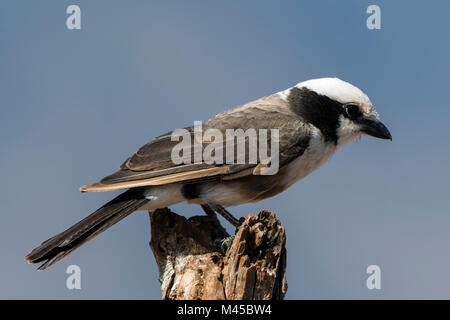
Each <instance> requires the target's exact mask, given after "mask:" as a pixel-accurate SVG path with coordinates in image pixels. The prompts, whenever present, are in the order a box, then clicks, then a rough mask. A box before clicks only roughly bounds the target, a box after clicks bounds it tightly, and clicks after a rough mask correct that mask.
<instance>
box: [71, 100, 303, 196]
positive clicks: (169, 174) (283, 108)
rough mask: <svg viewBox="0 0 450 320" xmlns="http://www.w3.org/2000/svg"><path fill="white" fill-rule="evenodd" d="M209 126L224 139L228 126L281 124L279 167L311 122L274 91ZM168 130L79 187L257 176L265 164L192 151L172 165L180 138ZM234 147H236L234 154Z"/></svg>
mask: <svg viewBox="0 0 450 320" xmlns="http://www.w3.org/2000/svg"><path fill="white" fill-rule="evenodd" d="M255 126H256V127H255ZM209 128H214V129H218V130H220V131H221V132H223V141H225V139H226V136H225V134H224V133H225V130H226V129H242V130H244V131H246V130H248V129H251V128H252V129H256V130H258V129H268V130H270V129H279V156H280V167H281V166H284V165H286V164H287V163H289V162H290V161H292V160H293V159H295V158H296V157H299V156H301V155H302V154H303V152H304V150H305V149H306V147H307V146H308V144H309V137H310V132H311V126H310V125H309V124H306V123H305V122H304V121H303V120H302V119H301V118H299V117H298V116H297V115H296V114H295V113H293V112H291V111H290V109H289V108H288V106H287V105H286V102H284V101H283V100H281V99H279V98H277V97H275V96H274V95H272V96H269V97H265V98H261V99H259V100H256V101H254V102H251V103H249V104H247V105H244V106H240V107H238V108H235V109H233V110H230V111H226V112H223V113H221V114H218V115H217V116H215V117H213V118H211V119H210V120H208V121H207V122H206V123H205V124H204V125H203V130H204V131H205V130H206V129H209ZM185 129H186V130H188V131H189V132H190V134H191V141H193V140H192V139H193V127H187V128H185ZM171 134H172V132H168V133H166V134H164V135H161V136H159V137H157V138H155V139H154V140H153V141H151V142H149V143H147V144H146V145H144V146H143V147H141V148H140V149H139V150H138V151H137V152H136V153H135V154H133V155H132V156H131V157H129V158H128V159H127V160H126V161H125V162H124V163H123V164H122V165H121V166H120V170H119V171H117V172H115V173H113V174H111V175H109V176H106V177H105V178H103V179H102V180H100V181H99V182H95V183H91V184H87V185H84V186H82V187H81V188H80V191H82V192H99V191H110V190H119V189H127V188H137V187H144V186H153V185H162V184H169V183H176V182H185V183H193V182H198V181H204V180H210V179H223V180H232V179H239V178H242V177H245V176H247V175H257V174H259V169H260V168H261V166H262V165H263V164H262V163H260V162H259V159H258V162H257V163H253V164H252V163H248V162H247V161H246V163H245V164H237V163H235V164H215V163H214V164H207V163H204V162H202V163H193V159H194V155H193V152H191V156H190V159H189V160H190V161H189V162H190V163H191V164H179V165H176V164H174V163H173V161H172V160H171V153H172V149H173V147H174V146H175V145H177V144H178V143H179V142H178V141H172V140H171ZM268 138H269V139H270V134H268ZM208 143H209V142H208ZM242 143H244V144H245V147H246V149H245V150H246V155H248V145H249V142H248V139H245V141H244V142H242ZM205 145H206V144H204V147H205ZM224 146H225V143H223V144H222V148H223V147H224ZM268 146H270V141H268ZM237 149H238V148H237V147H236V148H235V159H236V152H237ZM191 151H193V149H192V150H191ZM222 154H223V157H224V159H223V160H225V151H224V150H222ZM246 160H248V158H247V159H246ZM222 163H225V161H223V162H222Z"/></svg>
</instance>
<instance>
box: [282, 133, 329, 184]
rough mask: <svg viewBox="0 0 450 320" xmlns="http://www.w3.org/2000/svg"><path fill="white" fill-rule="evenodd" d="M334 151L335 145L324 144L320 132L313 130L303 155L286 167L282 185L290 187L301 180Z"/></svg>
mask: <svg viewBox="0 0 450 320" xmlns="http://www.w3.org/2000/svg"><path fill="white" fill-rule="evenodd" d="M336 151H337V147H336V145H335V144H334V143H333V142H325V141H324V139H323V137H322V134H321V132H320V131H319V130H318V129H314V130H313V132H312V136H311V140H310V142H309V146H308V148H307V149H306V151H305V152H304V153H303V155H302V156H301V157H299V158H297V159H295V160H294V161H292V162H291V163H290V164H288V165H287V166H286V168H285V174H283V180H282V184H286V186H290V185H292V184H294V183H295V182H297V181H299V180H301V179H303V178H304V177H306V176H307V175H309V174H310V173H312V172H313V171H314V170H316V169H318V168H319V167H320V166H321V165H323V164H325V162H327V161H328V160H329V159H330V158H331V156H332V155H333V154H334V153H335V152H336Z"/></svg>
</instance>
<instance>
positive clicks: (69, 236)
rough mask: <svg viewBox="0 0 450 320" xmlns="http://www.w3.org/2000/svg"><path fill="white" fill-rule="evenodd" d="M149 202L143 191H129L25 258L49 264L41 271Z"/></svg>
mask: <svg viewBox="0 0 450 320" xmlns="http://www.w3.org/2000/svg"><path fill="white" fill-rule="evenodd" d="M148 201H149V200H147V199H145V198H144V197H143V196H142V193H141V192H140V191H139V190H136V189H131V190H128V191H126V192H124V193H122V194H120V195H119V196H118V197H116V198H114V199H113V200H111V201H110V202H108V203H107V204H105V205H104V206H103V207H101V208H99V209H98V210H96V211H95V212H93V213H92V214H90V215H89V216H87V217H86V218H84V219H83V220H81V221H79V222H78V223H76V224H74V225H73V226H72V227H70V228H69V229H67V230H66V231H64V232H61V233H60V234H58V235H56V236H54V237H52V238H50V239H48V240H47V241H45V242H43V243H42V244H41V245H40V246H39V247H37V248H35V249H33V251H31V253H30V254H28V255H27V256H26V257H25V260H27V261H28V262H29V263H38V262H42V261H45V262H44V264H42V265H41V266H40V267H39V268H38V270H44V269H46V268H48V267H50V266H51V265H53V264H54V263H56V262H58V261H59V260H61V259H62V258H64V257H65V256H67V255H68V254H70V253H71V252H72V251H74V250H75V249H77V248H78V247H80V246H81V245H82V244H84V243H85V242H87V241H89V240H90V239H92V238H94V237H95V236H97V235H98V234H100V233H101V232H103V231H105V230H106V229H108V228H109V227H111V226H112V225H114V224H116V223H117V222H119V221H120V220H122V219H123V218H125V217H126V216H128V215H129V214H130V213H132V212H133V211H136V210H137V209H139V208H140V207H142V206H143V205H144V204H145V203H147V202H148Z"/></svg>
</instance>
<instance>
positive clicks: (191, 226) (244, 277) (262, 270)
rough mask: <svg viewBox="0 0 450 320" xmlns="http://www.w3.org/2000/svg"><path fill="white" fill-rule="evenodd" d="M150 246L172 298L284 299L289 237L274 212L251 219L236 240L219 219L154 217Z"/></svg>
mask: <svg viewBox="0 0 450 320" xmlns="http://www.w3.org/2000/svg"><path fill="white" fill-rule="evenodd" d="M150 221H151V241H150V247H151V249H152V251H153V254H154V256H155V259H156V262H157V264H158V268H159V279H160V282H161V290H162V298H163V299H169V300H183V299H186V300H192V299H199V300H216V299H219V300H223V299H229V300H232V299H243V300H269V299H275V300H278V299H283V297H284V295H285V294H286V290H287V283H286V248H285V243H286V234H285V230H284V227H282V226H281V224H280V221H279V220H278V219H277V218H276V216H275V214H274V213H272V212H269V211H266V210H261V211H260V212H259V213H258V214H257V215H254V214H251V215H249V216H248V217H247V218H246V219H245V221H244V222H243V223H242V224H241V226H240V228H239V229H238V230H237V231H236V234H235V235H234V236H233V237H230V236H229V234H228V233H227V232H226V231H225V229H224V228H223V227H222V226H221V225H220V222H219V220H218V219H217V217H216V216H215V215H203V216H195V217H192V218H190V219H186V218H185V217H183V216H179V215H177V214H175V213H173V212H171V211H170V210H169V209H158V210H156V211H154V212H152V213H150Z"/></svg>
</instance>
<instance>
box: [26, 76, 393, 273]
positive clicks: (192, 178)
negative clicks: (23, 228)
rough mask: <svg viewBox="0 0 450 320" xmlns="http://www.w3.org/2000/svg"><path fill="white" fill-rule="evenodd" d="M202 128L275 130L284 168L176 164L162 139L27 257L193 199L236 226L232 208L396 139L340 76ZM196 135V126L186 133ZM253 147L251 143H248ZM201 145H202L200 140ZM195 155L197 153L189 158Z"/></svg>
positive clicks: (70, 247) (60, 252)
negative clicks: (361, 146) (365, 143)
mask: <svg viewBox="0 0 450 320" xmlns="http://www.w3.org/2000/svg"><path fill="white" fill-rule="evenodd" d="M203 128H206V129H208V128H214V129H218V130H221V132H222V131H224V130H226V129H235V130H237V129H242V130H248V129H251V128H256V129H263V128H264V129H270V130H273V129H276V130H277V132H278V136H277V139H276V140H277V142H278V158H279V160H278V161H279V164H278V170H277V172H276V173H275V174H261V168H263V167H265V166H266V167H267V161H266V162H264V161H263V160H264V159H262V158H258V161H256V163H254V162H253V163H244V164H242V163H239V164H237V163H218V162H217V163H205V162H192V163H190V162H187V163H185V162H182V163H174V161H173V159H172V151H173V149H174V147H175V146H176V145H177V143H178V141H176V140H174V139H173V133H174V131H171V132H168V133H166V134H163V135H160V136H158V137H157V138H155V139H154V140H152V141H150V142H149V143H147V144H145V145H144V146H142V147H141V148H140V149H139V150H138V151H136V152H135V153H134V154H132V155H131V156H130V157H129V158H127V159H126V160H125V162H123V163H122V164H121V165H120V167H119V170H118V171H116V172H114V173H112V174H111V175H108V176H106V177H104V178H103V179H101V180H99V181H98V182H94V183H90V184H86V185H84V186H82V187H81V188H80V191H81V192H103V191H110V190H124V192H123V193H122V194H120V195H119V196H117V197H116V198H114V199H113V200H111V201H110V202H108V203H106V204H105V205H103V206H102V207H100V208H99V209H97V210H96V211H94V212H93V213H92V214H90V215H89V216H87V217H86V218H84V219H82V220H81V221H79V222H78V223H76V224H74V225H73V226H72V227H70V228H69V229H67V230H65V231H63V232H61V233H59V234H57V235H55V236H54V237H52V238H50V239H48V240H47V241H45V242H43V243H42V244H41V245H40V246H38V247H37V248H35V249H33V250H32V251H31V253H29V254H28V255H27V256H26V257H25V260H26V261H28V262H29V263H42V265H41V266H40V267H39V268H38V270H44V269H46V268H48V267H49V266H51V265H53V264H54V263H56V262H57V261H59V260H61V259H62V258H64V257H66V256H67V255H68V254H70V253H71V252H73V251H74V250H75V249H77V248H78V247H80V246H81V245H83V244H84V243H86V242H87V241H89V240H90V239H92V238H93V237H95V236H97V235H98V234H100V233H101V232H103V231H105V230H106V229H108V228H109V227H111V226H112V225H114V224H116V223H117V222H119V221H120V220H122V219H123V218H125V217H127V216H128V215H129V214H131V213H133V212H135V211H138V210H149V211H150V212H151V211H154V210H156V209H159V208H166V207H169V206H171V205H174V204H177V203H180V202H183V201H187V202H188V203H193V204H198V205H200V206H201V207H202V208H203V210H204V211H205V212H206V213H207V214H215V213H218V214H221V215H222V216H224V218H225V219H227V220H228V221H229V222H230V223H231V224H233V225H234V226H236V227H238V226H239V224H240V223H241V222H242V219H240V220H238V219H236V218H235V217H234V216H233V215H232V214H231V213H230V212H229V211H228V210H227V207H231V206H237V205H240V204H244V203H250V202H257V201H260V200H263V199H267V198H270V197H273V196H275V195H277V194H279V193H280V192H282V191H284V190H286V189H287V188H289V187H290V186H291V185H293V184H294V183H296V182H297V181H299V180H301V179H303V178H304V177H306V176H307V175H309V174H310V173H312V172H313V171H315V170H316V169H318V168H319V167H320V166H322V165H323V164H324V163H326V162H327V161H328V160H329V159H330V158H331V157H332V156H333V155H334V154H335V153H336V152H337V151H338V150H339V149H340V148H342V147H343V146H345V145H346V144H348V143H349V142H350V141H352V140H355V139H357V138H359V137H361V136H363V135H368V136H372V137H376V138H380V139H388V140H392V136H391V133H390V132H389V130H388V129H387V127H386V126H385V125H384V124H383V123H382V122H381V121H380V118H379V115H378V113H377V112H376V111H375V109H374V107H373V104H372V103H371V101H370V99H369V97H368V96H367V95H366V94H365V93H364V92H363V91H362V90H361V89H359V88H357V87H356V86H354V85H352V84H350V83H348V82H346V81H343V80H341V79H339V78H332V77H329V78H318V79H312V80H307V81H303V82H300V83H298V84H297V85H295V86H292V87H290V88H288V89H286V90H283V91H279V92H276V93H274V94H271V95H268V96H265V97H263V98H260V99H258V100H255V101H252V102H249V103H247V104H244V105H241V106H238V107H236V108H234V109H231V110H228V111H224V112H222V113H219V114H218V115H216V116H214V117H212V118H211V119H209V120H207V121H206V122H205V123H204V124H203ZM184 129H185V131H187V132H188V133H189V134H190V135H191V136H193V135H194V134H195V132H194V131H195V130H194V128H193V126H191V127H186V128H184ZM245 143H247V144H248V141H247V140H246V142H245ZM202 146H203V141H202ZM190 157H192V155H191V156H190Z"/></svg>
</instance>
